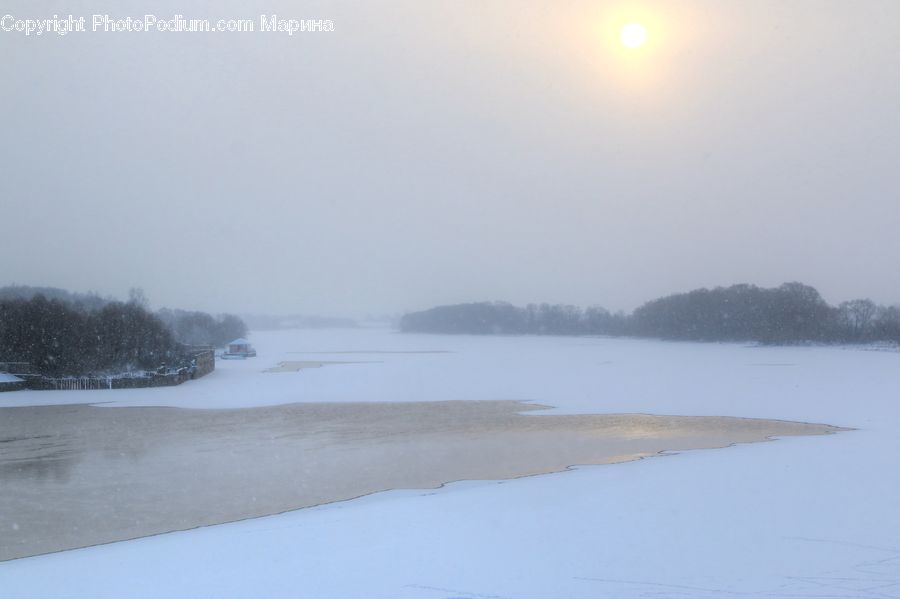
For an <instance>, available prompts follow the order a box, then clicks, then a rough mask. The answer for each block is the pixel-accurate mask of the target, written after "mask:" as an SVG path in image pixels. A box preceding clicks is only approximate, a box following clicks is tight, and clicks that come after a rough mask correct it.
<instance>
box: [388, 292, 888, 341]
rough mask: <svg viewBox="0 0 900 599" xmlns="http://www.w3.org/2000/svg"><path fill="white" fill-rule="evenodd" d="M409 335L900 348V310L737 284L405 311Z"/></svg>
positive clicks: (404, 324)
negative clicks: (623, 303) (621, 307)
mask: <svg viewBox="0 0 900 599" xmlns="http://www.w3.org/2000/svg"><path fill="white" fill-rule="evenodd" d="M400 329H401V330H402V331H405V332H420V333H468V334H481V335H484V334H533V335H613V336H633V337H652V338H659V339H671V340H688V341H755V342H759V343H766V344H794V343H872V342H884V341H887V342H893V343H900V308H898V307H896V306H879V305H876V304H875V303H874V302H872V301H871V300H868V299H858V300H852V301H847V302H843V303H841V304H839V305H838V306H830V305H829V304H828V303H827V302H826V301H825V300H824V299H822V296H821V295H819V292H818V291H816V289H814V288H813V287H810V286H808V285H803V284H801V283H785V284H783V285H781V286H780V287H775V288H771V289H766V288H762V287H757V286H755V285H733V286H731V287H717V288H715V289H697V290H694V291H690V292H688V293H677V294H674V295H669V296H666V297H662V298H659V299H656V300H653V301H650V302H647V303H646V304H644V305H643V306H641V307H639V308H638V309H636V310H635V311H634V312H633V313H631V314H625V313H621V312H619V313H611V312H609V311H608V310H605V309H603V308H600V307H591V308H587V309H582V308H579V307H577V306H568V305H550V304H530V305H528V306H526V307H524V308H520V307H516V306H513V305H511V304H507V303H501V302H494V303H490V302H485V303H473V304H457V305H452V306H440V307H437V308H432V309H430V310H425V311H422V312H413V313H410V314H406V315H405V316H404V317H403V318H402V319H401V321H400Z"/></svg>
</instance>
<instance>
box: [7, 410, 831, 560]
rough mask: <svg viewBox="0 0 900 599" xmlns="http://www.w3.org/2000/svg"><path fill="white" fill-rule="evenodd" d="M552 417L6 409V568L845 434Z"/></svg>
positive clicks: (726, 421)
mask: <svg viewBox="0 0 900 599" xmlns="http://www.w3.org/2000/svg"><path fill="white" fill-rule="evenodd" d="M539 407H540V406H531V407H529V406H527V405H524V404H521V403H516V402H439V403H404V404H382V403H368V404H294V405H285V406H276V407H267V408H252V409H242V410H182V409H173V408H138V409H103V408H95V407H90V406H45V407H34V408H5V409H0V443H2V446H3V453H2V454H0V505H3V506H4V510H3V512H2V515H0V530H3V531H4V534H3V536H2V537H0V560H2V559H12V558H17V557H24V556H29V555H36V554H39V553H48V552H52V551H59V550H63V549H72V548H77V547H85V546H88V545H95V544H99V543H108V542H111V541H121V540H126V539H131V538H135V537H140V536H147V535H151V534H159V533H163V532H171V531H173V530H184V529H187V528H193V527H196V526H202V525H209V524H220V523H223V522H229V521H235V520H241V519H245V518H251V517H258V516H264V515H270V514H276V513H280V512H284V511H288V510H292V509H297V508H303V507H309V506H313V505H319V504H323V503H329V502H333V501H340V500H347V499H351V498H354V497H360V496H362V495H367V494H370V493H374V492H377V491H384V490H387V489H397V488H434V487H438V486H440V485H442V484H444V483H447V482H451V481H457V480H470V479H488V480H489V479H503V478H513V477H518V476H526V475H533V474H541V473H547V472H554V471H559V470H563V469H565V468H566V467H568V466H571V465H574V464H603V463H609V462H619V461H625V460H628V459H636V458H638V457H641V456H648V455H653V454H656V453H658V452H661V451H664V450H677V449H692V448H703V447H723V446H727V445H729V444H732V443H738V442H750V441H761V440H764V439H766V438H767V437H770V436H773V435H812V434H823V433H826V432H833V431H834V430H835V429H833V428H831V427H828V426H824V425H812V424H800V423H788V422H781V421H766V420H749V419H736V418H714V417H699V418H691V417H659V416H646V415H607V416H550V415H542V416H540V417H537V418H528V417H525V416H522V415H519V414H518V412H521V411H523V410H529V409H532V410H533V409H538V408H539ZM13 524H15V526H13Z"/></svg>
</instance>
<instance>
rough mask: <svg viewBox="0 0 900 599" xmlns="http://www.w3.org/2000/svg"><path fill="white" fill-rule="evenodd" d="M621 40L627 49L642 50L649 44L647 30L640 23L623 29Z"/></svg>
mask: <svg viewBox="0 0 900 599" xmlns="http://www.w3.org/2000/svg"><path fill="white" fill-rule="evenodd" d="M619 39H620V40H622V44H623V45H624V46H625V47H626V48H640V47H641V46H643V45H644V44H646V43H647V28H646V27H644V26H643V25H641V24H640V23H628V24H627V25H625V26H624V27H622V32H621V33H620V34H619Z"/></svg>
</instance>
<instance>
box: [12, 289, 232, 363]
mask: <svg viewBox="0 0 900 599" xmlns="http://www.w3.org/2000/svg"><path fill="white" fill-rule="evenodd" d="M246 332H247V328H246V326H245V325H244V322H243V321H242V320H241V319H240V318H238V317H236V316H232V315H227V314H226V315H221V316H218V317H214V316H211V315H209V314H206V313H204V312H188V311H183V310H169V309H163V310H160V311H159V312H156V313H154V312H151V311H150V310H148V309H147V301H146V298H145V297H144V295H143V292H141V291H140V290H132V292H131V297H130V299H129V301H127V302H120V301H115V300H112V299H109V298H101V297H100V296H98V295H96V294H77V293H71V292H68V291H64V290H61V289H55V288H47V287H23V286H14V287H3V288H0V362H29V363H31V364H32V365H33V366H34V367H36V368H37V369H38V370H39V371H40V372H41V373H42V374H46V375H49V376H64V375H86V374H112V373H119V372H124V371H130V370H137V369H155V368H158V367H159V366H160V365H162V364H168V365H172V364H175V363H177V362H179V361H181V360H183V359H184V353H185V352H184V350H185V349H186V348H185V346H190V345H212V346H216V347H218V346H221V345H224V344H225V343H227V342H228V341H230V340H232V339H234V338H236V337H243V336H244V335H246Z"/></svg>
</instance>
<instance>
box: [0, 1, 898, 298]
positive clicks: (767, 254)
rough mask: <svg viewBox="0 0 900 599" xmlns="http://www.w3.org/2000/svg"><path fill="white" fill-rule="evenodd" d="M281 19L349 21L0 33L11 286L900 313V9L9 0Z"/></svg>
mask: <svg viewBox="0 0 900 599" xmlns="http://www.w3.org/2000/svg"><path fill="white" fill-rule="evenodd" d="M204 4H205V5H207V6H208V8H206V9H204V8H202V6H203V5H204ZM124 6H127V7H128V8H127V9H126V8H123V7H124ZM273 12H275V13H277V14H279V15H280V16H283V17H285V18H296V19H303V18H317V19H318V18H321V19H331V20H333V21H334V24H335V31H334V32H317V33H304V34H295V35H294V36H292V37H289V36H287V35H286V34H277V33H262V32H259V31H257V32H254V33H219V32H216V33H170V32H169V33H162V32H149V33H137V32H133V33H118V34H114V33H99V32H98V33H91V32H87V33H78V34H70V35H67V36H64V37H61V36H58V35H44V36H41V37H27V38H26V37H25V36H24V35H22V34H21V33H16V32H3V31H0V56H2V59H0V86H2V92H0V118H2V134H0V214H2V228H0V284H9V283H18V284H31V285H53V286H59V287H65V288H69V289H72V290H76V291H87V290H95V291H98V292H100V293H101V294H114V295H118V296H124V295H125V294H126V293H127V290H128V288H129V287H132V286H141V287H143V288H144V289H145V291H146V293H147V295H148V296H149V297H150V299H151V302H152V303H153V304H154V305H156V306H161V305H168V306H173V307H184V308H199V309H207V310H212V311H240V312H244V311H256V312H282V313H287V312H309V313H324V314H335V315H344V314H346V315H360V314H364V313H366V312H400V311H403V310H407V309H418V308H424V307H429V306H431V305H434V304H439V303H451V302H460V301H477V300H507V301H511V302H514V303H527V302H533V301H550V302H566V303H576V304H581V305H587V304H600V305H605V306H607V307H609V308H613V309H620V308H621V309H629V310H630V309H631V308H633V307H635V306H636V305H638V304H640V303H641V302H643V301H644V300H647V299H651V298H653V297H656V296H659V295H663V294H667V293H670V292H675V291H683V290H688V289H691V288H695V287H702V286H716V285H727V284H731V283H736V282H753V283H757V284H760V285H767V286H768V285H776V284H780V283H781V282H784V281H790V280H800V281H803V282H806V283H809V284H811V285H814V286H816V287H817V288H819V290H820V291H821V292H822V293H823V295H824V296H825V297H826V299H828V300H829V301H831V302H838V301H841V300H844V299H848V298H851V297H865V296H868V297H871V298H872V299H875V300H876V301H879V302H885V303H888V302H890V303H893V302H900V269H898V256H900V234H898V233H900V34H898V32H900V2H896V1H895V0H885V1H875V0H870V1H859V2H850V1H849V0H840V1H828V0H807V1H801V0H787V1H786V0H773V1H764V0H753V1H749V0H732V1H726V0H707V1H687V0H685V1H678V0H665V1H660V2H617V1H611V2H603V1H600V0H595V1H593V2H586V1H550V0H546V1H543V2H535V1H526V0H509V1H489V2H485V1H484V0H471V1H458V0H454V1H449V0H446V1H438V0H434V1H422V0H410V1H403V2H401V1H384V2H379V1H374V0H367V1H365V2H320V3H313V2H309V3H303V2H288V1H285V2H247V1H242V2H220V1H217V2H205V3H200V2H170V1H167V2H158V1H155V2H145V3H140V2H128V3H121V2H106V3H100V2H91V3H87V2H40V3H36V2H33V1H30V0H28V1H24V0H20V1H9V0H7V1H5V2H3V5H2V7H0V16H2V15H5V14H10V15H13V16H14V17H15V18H50V17H52V16H53V14H54V13H58V14H69V13H73V14H74V15H75V16H85V17H86V18H87V19H88V21H90V19H91V15H92V14H94V13H98V14H103V13H106V14H110V15H111V16H114V17H125V16H136V17H142V16H143V15H144V14H146V13H150V14H154V15H158V16H159V17H160V18H165V19H169V18H172V16H173V15H175V14H182V15H184V16H185V17H186V18H208V19H212V20H216V19H219V18H234V19H236V18H249V19H253V20H255V21H256V22H257V25H258V21H259V15H260V14H261V13H266V14H271V13H273ZM630 20H638V21H641V22H643V23H644V24H645V25H646V26H647V28H648V30H649V36H650V43H649V44H648V45H647V46H646V47H645V48H642V49H640V50H638V51H636V52H634V51H632V52H626V51H625V50H624V49H623V48H621V47H620V46H619V44H618V40H617V37H616V36H617V30H618V28H619V27H621V25H622V24H624V23H625V22H628V21H630ZM89 26H90V25H89Z"/></svg>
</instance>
